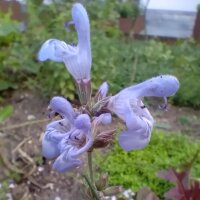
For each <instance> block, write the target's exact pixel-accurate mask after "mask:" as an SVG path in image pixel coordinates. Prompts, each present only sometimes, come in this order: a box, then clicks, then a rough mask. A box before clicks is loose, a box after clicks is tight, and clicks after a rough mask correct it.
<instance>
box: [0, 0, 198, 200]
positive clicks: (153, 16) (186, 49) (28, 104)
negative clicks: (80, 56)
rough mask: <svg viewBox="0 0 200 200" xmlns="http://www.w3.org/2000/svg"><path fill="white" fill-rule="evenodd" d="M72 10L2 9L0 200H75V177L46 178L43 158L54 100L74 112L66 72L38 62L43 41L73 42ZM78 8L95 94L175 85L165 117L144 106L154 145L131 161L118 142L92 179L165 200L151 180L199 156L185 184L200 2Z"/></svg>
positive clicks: (192, 133)
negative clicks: (161, 78) (101, 176)
mask: <svg viewBox="0 0 200 200" xmlns="http://www.w3.org/2000/svg"><path fill="white" fill-rule="evenodd" d="M74 2H76V1H69V0H44V1H43V0H18V1H17V0H0V137H1V139H0V199H16V200H18V199H24V200H25V199H27V200H29V199H37V200H40V199H41V200H45V199H53V200H54V199H55V200H59V198H60V199H66V200H67V199H72V200H73V199H74V200H75V199H81V197H80V196H78V195H79V193H77V188H78V185H79V177H77V178H75V176H78V175H74V173H72V174H71V173H69V174H64V175H60V174H58V173H56V172H52V171H51V167H50V165H49V163H48V162H47V161H45V160H44V159H43V158H42V157H41V154H40V152H41V151H40V148H41V146H40V138H41V134H42V132H43V131H44V129H45V125H46V124H47V122H48V119H47V116H46V108H47V106H48V102H49V100H50V98H51V97H53V96H54V95H62V96H65V97H67V98H68V99H69V100H70V101H72V102H73V103H76V100H77V95H76V92H75V87H74V84H73V82H72V79H71V77H70V75H69V73H68V72H67V71H66V69H65V67H64V65H63V64H62V63H56V62H52V61H46V62H44V63H41V62H39V61H38V60H37V53H38V51H39V49H40V47H41V45H42V43H43V42H44V41H46V40H47V39H49V38H57V39H60V40H64V41H66V42H67V43H70V44H76V43H77V38H76V32H75V30H74V29H73V28H71V30H70V31H67V30H66V29H65V28H64V24H65V22H66V21H70V20H71V7H72V4H73V3H74ZM79 2H81V3H83V4H84V6H85V7H86V9H87V11H88V15H89V18H90V25H91V43H92V59H93V61H92V87H93V91H96V90H97V89H98V87H99V85H100V84H101V83H102V82H103V81H107V82H108V83H109V85H110V94H115V93H116V92H118V91H119V90H121V89H122V88H124V87H126V86H129V85H133V84H135V83H137V82H141V81H144V80H146V79H147V78H150V77H152V76H156V75H160V74H172V75H175V76H177V78H178V79H179V81H180V83H181V87H180V90H179V91H178V92H177V94H176V95H175V96H173V97H171V98H170V99H169V102H170V105H169V109H168V112H162V111H160V110H159V109H158V104H159V103H160V100H156V99H148V100H146V101H145V102H146V104H147V106H149V107H150V110H151V112H152V115H153V116H154V117H155V119H156V124H155V129H154V132H153V135H152V140H151V142H150V145H149V146H148V147H147V148H145V149H144V150H142V151H134V152H130V153H127V152H123V151H122V150H120V148H119V147H118V144H117V141H116V143H114V144H113V145H112V148H111V149H112V150H107V151H108V154H107V155H106V156H105V155H104V156H103V155H102V154H101V152H97V155H96V158H95V163H96V169H97V171H98V172H99V173H100V172H103V171H107V172H108V173H109V176H110V179H109V184H110V185H116V184H118V185H119V184H120V185H123V186H124V187H125V188H126V189H132V191H134V192H136V191H137V190H138V189H140V188H142V187H144V186H148V187H149V188H151V189H152V190H153V191H154V192H155V193H156V194H157V195H159V196H160V197H162V196H163V194H164V192H166V191H167V190H168V189H169V188H170V187H171V185H170V184H169V183H167V182H166V181H163V180H162V179H160V178H158V177H157V176H156V172H157V171H159V170H161V169H166V168H169V167H171V166H173V167H176V168H178V169H179V168H180V166H181V164H184V163H186V162H189V161H190V160H192V158H193V157H194V156H196V155H197V156H196V160H195V162H194V163H193V166H192V170H191V177H192V178H197V179H199V178H200V161H199V160H198V154H196V152H197V151H198V150H199V147H200V146H199V145H200V132H199V130H200V112H199V108H200V92H199V91H200V82H199V77H200V44H199V43H200V0H190V1H188V0H168V1H164V0H163V1H160V0H82V1H79ZM113 124H114V125H116V126H117V127H118V129H120V128H121V124H120V122H118V121H117V120H114V123H113ZM114 125H113V126H114ZM99 163H101V165H99ZM97 176H98V175H97ZM74 195H75V196H74Z"/></svg>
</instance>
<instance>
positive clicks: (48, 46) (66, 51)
mask: <svg viewBox="0 0 200 200" xmlns="http://www.w3.org/2000/svg"><path fill="white" fill-rule="evenodd" d="M72 19H73V21H71V22H68V23H67V25H73V24H74V25H75V29H76V31H77V35H78V44H77V46H72V45H70V44H66V43H65V42H64V41H60V40H57V39H49V40H47V41H46V42H45V43H44V44H43V45H42V47H41V49H40V51H39V54H38V59H39V60H40V61H45V60H48V59H49V60H53V61H56V62H64V63H65V66H66V67H67V69H68V71H69V72H70V74H71V75H72V76H73V78H74V79H75V80H76V81H80V80H84V79H87V80H90V70H91V63H92V57H91V47H90V24H89V19H88V15H87V12H86V10H85V8H84V7H83V6H82V5H81V4H80V3H75V4H74V5H73V7H72Z"/></svg>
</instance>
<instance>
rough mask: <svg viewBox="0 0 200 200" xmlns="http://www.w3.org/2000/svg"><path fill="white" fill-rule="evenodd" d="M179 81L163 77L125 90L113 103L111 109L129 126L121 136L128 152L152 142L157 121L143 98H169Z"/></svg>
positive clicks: (113, 98)
mask: <svg viewBox="0 0 200 200" xmlns="http://www.w3.org/2000/svg"><path fill="white" fill-rule="evenodd" d="M178 89H179V81H178V80H177V78H176V77H174V76H171V75H162V76H157V77H154V78H151V79H149V80H146V81H144V82H142V83H139V84H137V85H134V86H130V87H128V88H125V89H123V90H122V91H120V92H119V93H118V94H116V95H115V96H112V97H111V98H110V100H109V103H108V106H107V108H108V109H109V110H110V111H112V112H114V113H115V114H116V115H117V116H118V117H119V118H120V119H122V120H123V121H124V122H125V123H126V127H127V130H126V131H124V132H122V133H120V134H119V144H120V145H121V147H122V148H123V149H124V150H132V149H141V148H144V147H145V146H146V145H147V144H148V143H149V141H150V137H151V130H152V128H153V123H154V120H153V118H152V116H151V114H150V113H149V111H148V109H147V108H146V107H145V106H144V105H143V103H142V101H141V99H142V97H148V96H156V97H163V98H165V99H166V97H168V96H171V95H173V94H175V93H176V91H177V90H178Z"/></svg>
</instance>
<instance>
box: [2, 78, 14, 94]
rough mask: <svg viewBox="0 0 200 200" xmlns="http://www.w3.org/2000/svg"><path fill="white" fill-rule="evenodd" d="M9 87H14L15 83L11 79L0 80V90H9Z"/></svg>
mask: <svg viewBox="0 0 200 200" xmlns="http://www.w3.org/2000/svg"><path fill="white" fill-rule="evenodd" d="M8 88H13V84H12V83H11V82H9V81H5V80H0V91H3V90H7V89H8Z"/></svg>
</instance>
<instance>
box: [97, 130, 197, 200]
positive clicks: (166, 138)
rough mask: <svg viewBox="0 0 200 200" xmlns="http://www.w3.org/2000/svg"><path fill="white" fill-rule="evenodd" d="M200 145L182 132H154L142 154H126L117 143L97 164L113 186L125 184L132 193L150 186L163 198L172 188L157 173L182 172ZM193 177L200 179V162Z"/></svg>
mask: <svg viewBox="0 0 200 200" xmlns="http://www.w3.org/2000/svg"><path fill="white" fill-rule="evenodd" d="M199 145H200V143H199V141H196V142H195V141H193V140H191V139H190V138H188V137H186V136H184V135H182V134H181V133H177V132H171V133H169V132H165V131H162V130H155V131H154V132H153V134H152V140H151V142H150V144H149V145H148V147H146V148H145V149H143V150H142V151H138V150H136V151H133V152H125V151H123V150H121V149H120V147H119V145H118V144H117V143H115V145H114V148H113V149H112V150H110V152H109V153H108V155H107V156H103V155H102V154H100V155H97V159H96V162H97V164H98V166H100V171H105V170H106V171H107V172H108V174H109V175H110V179H109V183H110V184H111V185H112V184H113V185H116V184H119V183H122V182H123V186H124V187H125V188H131V189H132V190H133V191H138V190H139V189H140V188H141V187H149V188H151V190H152V191H154V192H155V193H156V194H158V195H159V196H160V197H163V195H164V193H165V192H166V191H167V190H169V189H170V188H171V187H172V186H173V185H172V184H170V183H169V182H166V181H165V180H163V179H160V178H159V177H158V176H157V175H156V174H157V173H158V172H159V171H160V170H163V169H168V168H169V167H175V168H177V169H180V168H181V166H182V164H184V163H187V162H188V161H189V160H190V159H192V158H193V156H194V155H196V152H197V151H198V149H199ZM183 149H184V150H183ZM130 174H132V175H131V176H130ZM191 176H192V177H193V178H197V177H199V176H200V162H199V159H196V161H195V163H194V164H193V166H192V174H191ZM122 180H123V181H122Z"/></svg>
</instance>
